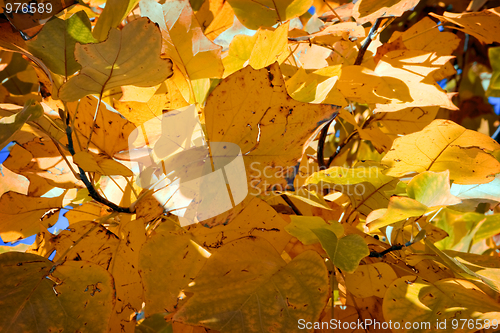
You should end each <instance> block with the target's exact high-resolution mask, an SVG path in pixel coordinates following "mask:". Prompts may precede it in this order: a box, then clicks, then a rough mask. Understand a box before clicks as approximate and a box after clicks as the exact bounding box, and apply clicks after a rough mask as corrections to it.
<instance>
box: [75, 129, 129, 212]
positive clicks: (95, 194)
mask: <svg viewBox="0 0 500 333" xmlns="http://www.w3.org/2000/svg"><path fill="white" fill-rule="evenodd" d="M72 133H73V131H72V129H71V126H69V125H67V126H66V136H67V137H68V150H69V152H70V153H71V155H72V156H74V155H75V148H74V146H73V136H72ZM78 170H79V172H80V180H81V181H82V182H83V183H84V184H85V187H86V188H87V190H88V191H89V195H90V197H91V198H92V199H94V200H95V201H97V202H100V203H102V204H103V205H106V206H108V207H109V208H111V209H113V210H114V211H116V212H119V213H128V214H132V213H133V211H132V210H131V209H130V208H129V207H120V206H118V205H116V204H114V203H112V202H111V201H109V200H108V199H106V198H104V197H103V196H101V195H100V194H99V192H97V190H96V189H95V188H94V185H92V183H91V182H90V180H89V178H88V177H87V174H86V173H85V170H83V169H82V168H80V167H78Z"/></svg>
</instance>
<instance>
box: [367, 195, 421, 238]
mask: <svg viewBox="0 0 500 333" xmlns="http://www.w3.org/2000/svg"><path fill="white" fill-rule="evenodd" d="M427 210H428V208H427V206H425V205H423V204H421V203H420V202H418V201H416V200H414V199H411V198H405V197H391V199H390V200H389V206H388V207H387V210H386V211H385V213H384V215H383V216H382V217H379V216H380V211H373V212H372V213H370V215H369V216H368V217H367V219H366V222H367V224H366V226H367V227H368V230H369V232H373V231H374V230H376V229H380V228H382V227H385V226H388V225H390V224H393V223H396V222H399V221H403V220H406V219H407V218H410V217H417V216H422V215H424V214H425V213H426V212H427Z"/></svg>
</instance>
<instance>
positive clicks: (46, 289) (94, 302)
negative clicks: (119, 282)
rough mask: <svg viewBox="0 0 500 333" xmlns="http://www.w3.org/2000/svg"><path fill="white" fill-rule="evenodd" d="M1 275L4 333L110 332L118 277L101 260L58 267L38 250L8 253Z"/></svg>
mask: <svg viewBox="0 0 500 333" xmlns="http://www.w3.org/2000/svg"><path fill="white" fill-rule="evenodd" d="M54 267H55V270H54ZM0 276H1V277H2V284H1V285H0V294H1V295H3V297H1V298H0V312H1V313H2V316H0V331H2V332H62V331H63V330H64V331H65V332H105V331H106V329H107V327H108V320H109V317H110V315H111V309H112V307H113V303H114V288H113V278H112V277H111V275H110V274H109V273H108V272H107V271H106V270H105V269H104V268H102V267H99V266H98V265H95V264H92V263H89V262H85V261H67V262H65V263H63V264H61V265H59V266H54V264H53V263H52V262H51V261H49V260H48V259H45V258H44V257H40V256H38V255H34V254H29V253H20V252H8V253H3V254H1V255H0Z"/></svg>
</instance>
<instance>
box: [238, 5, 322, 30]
mask: <svg viewBox="0 0 500 333" xmlns="http://www.w3.org/2000/svg"><path fill="white" fill-rule="evenodd" d="M229 4H230V5H231V7H233V10H234V13H235V14H236V17H237V18H238V20H240V22H241V23H243V25H244V26H245V27H247V28H248V29H252V30H257V29H259V28H260V27H272V26H274V25H275V24H276V23H278V22H280V21H287V20H290V19H292V18H294V17H298V16H300V15H302V14H304V13H305V12H307V10H308V9H309V8H311V6H312V4H313V1H312V0H261V1H259V2H257V1H248V0H229Z"/></svg>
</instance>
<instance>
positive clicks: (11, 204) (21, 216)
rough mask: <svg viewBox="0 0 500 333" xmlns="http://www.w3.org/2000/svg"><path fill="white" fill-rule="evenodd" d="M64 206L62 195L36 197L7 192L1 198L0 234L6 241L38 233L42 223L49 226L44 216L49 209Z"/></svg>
mask: <svg viewBox="0 0 500 333" xmlns="http://www.w3.org/2000/svg"><path fill="white" fill-rule="evenodd" d="M57 208H62V197H58V198H36V197H29V196H26V195H23V194H20V193H16V192H7V193H4V194H3V195H2V197H1V198H0V220H1V221H2V223H1V224H0V236H1V237H2V240H3V241H4V242H11V241H16V240H18V239H20V238H25V237H28V236H31V235H34V234H36V233H37V232H39V231H40V225H44V224H45V227H46V228H47V227H49V226H47V225H46V222H44V221H43V220H42V217H43V216H44V215H45V213H46V212H47V211H48V210H51V209H57Z"/></svg>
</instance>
